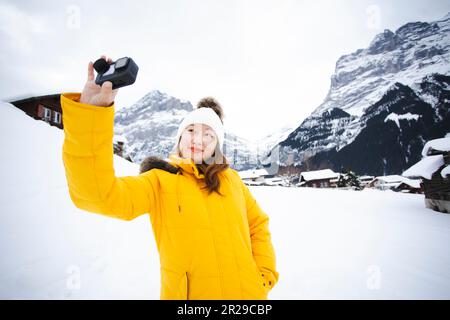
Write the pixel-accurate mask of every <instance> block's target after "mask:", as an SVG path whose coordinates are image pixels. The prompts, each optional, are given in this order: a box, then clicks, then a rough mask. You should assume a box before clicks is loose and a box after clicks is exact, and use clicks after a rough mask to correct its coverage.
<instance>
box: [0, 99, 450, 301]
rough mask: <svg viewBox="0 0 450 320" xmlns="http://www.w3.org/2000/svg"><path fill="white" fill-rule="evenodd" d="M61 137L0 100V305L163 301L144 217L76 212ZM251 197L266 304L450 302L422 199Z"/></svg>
mask: <svg viewBox="0 0 450 320" xmlns="http://www.w3.org/2000/svg"><path fill="white" fill-rule="evenodd" d="M63 139H64V133H63V132H62V131H61V130H59V129H58V128H56V127H52V126H49V125H48V124H47V123H45V122H43V121H35V120H34V119H33V118H30V117H27V116H26V115H25V114H24V113H23V112H22V111H21V110H19V109H18V108H16V107H14V106H13V105H11V104H8V103H2V102H0V145H1V146H2V147H3V149H2V150H3V154H2V157H1V166H0V177H1V182H2V183H1V185H0V256H1V257H2V258H1V259H0V299H159V292H160V263H159V257H158V252H157V247H156V243H155V241H154V238H153V232H152V229H151V224H150V221H149V216H148V215H143V216H141V217H139V218H137V219H135V220H133V221H121V220H117V219H113V218H107V217H104V216H101V215H98V214H94V213H89V212H86V211H83V210H80V209H78V208H76V207H75V205H74V204H73V203H72V202H71V199H70V196H69V191H68V188H67V182H66V178H65V171H64V166H63V162H62V154H61V153H62V144H63ZM114 169H115V173H116V175H117V176H128V175H136V174H138V171H139V166H138V165H137V164H133V163H130V162H129V161H126V160H124V159H123V158H121V157H118V156H114ZM250 190H251V192H252V193H253V195H254V197H255V199H256V200H257V201H258V203H259V205H260V206H261V207H262V208H263V209H264V210H265V211H266V212H267V213H268V215H269V216H270V219H271V220H270V231H271V234H272V239H273V243H274V247H275V250H276V254H277V265H278V269H279V270H280V281H279V283H278V284H277V285H276V286H275V287H274V289H273V290H272V291H271V292H270V294H269V298H270V299H449V298H450V271H449V268H448V266H449V265H450V254H449V251H448V243H449V242H450V219H448V218H449V217H448V215H445V214H442V213H437V212H435V211H432V210H430V209H426V208H425V206H424V203H423V195H417V194H400V193H395V192H391V191H385V192H381V191H376V190H364V191H361V192H354V191H344V190H334V189H313V188H285V187H264V186H260V187H254V188H253V187H250ZM298 199H302V203H301V206H298V205H292V204H293V203H297V202H298ZM324 199H327V201H324ZM293 252H295V254H292V253H293Z"/></svg>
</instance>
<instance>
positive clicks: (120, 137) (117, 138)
mask: <svg viewBox="0 0 450 320" xmlns="http://www.w3.org/2000/svg"><path fill="white" fill-rule="evenodd" d="M119 141H122V142H124V143H126V142H127V138H126V137H125V136H124V135H121V134H116V135H114V137H113V142H119Z"/></svg>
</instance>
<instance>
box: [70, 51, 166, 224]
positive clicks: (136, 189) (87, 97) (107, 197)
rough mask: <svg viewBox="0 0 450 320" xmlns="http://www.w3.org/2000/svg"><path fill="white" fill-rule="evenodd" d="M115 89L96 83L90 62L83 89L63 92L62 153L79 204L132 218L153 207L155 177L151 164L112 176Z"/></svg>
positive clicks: (71, 187) (82, 206)
mask: <svg viewBox="0 0 450 320" xmlns="http://www.w3.org/2000/svg"><path fill="white" fill-rule="evenodd" d="M103 57H104V56H103ZM108 60H109V61H110V59H108ZM117 91H118V89H116V90H112V84H111V82H108V81H107V82H105V83H103V85H102V86H101V87H100V86H99V85H97V84H95V82H94V71H93V66H92V63H91V62H90V63H89V66H88V80H87V83H86V85H85V87H84V89H83V92H82V93H81V94H80V93H63V94H61V108H62V118H63V125H64V136H65V138H64V144H63V148H62V156H63V162H64V168H65V173H66V179H67V184H68V187H69V193H70V197H71V199H72V201H73V203H74V204H75V205H76V206H77V207H78V208H80V209H83V210H86V211H90V212H94V213H100V214H103V215H107V216H110V217H115V218H119V219H123V220H132V219H134V218H136V217H137V216H139V215H141V214H144V213H150V214H151V213H152V212H153V211H154V210H155V208H156V202H157V194H158V192H157V190H159V180H158V178H157V176H156V174H155V172H154V171H153V170H150V171H147V172H145V173H142V174H140V175H137V176H126V177H116V176H115V172H114V166H113V154H114V151H113V135H114V98H115V96H116V94H117Z"/></svg>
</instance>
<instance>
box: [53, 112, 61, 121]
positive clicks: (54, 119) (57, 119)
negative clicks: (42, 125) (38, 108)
mask: <svg viewBox="0 0 450 320" xmlns="http://www.w3.org/2000/svg"><path fill="white" fill-rule="evenodd" d="M53 121H54V122H55V123H58V124H59V123H61V113H59V112H55V116H54V118H53Z"/></svg>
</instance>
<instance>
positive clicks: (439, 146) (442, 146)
mask: <svg viewBox="0 0 450 320" xmlns="http://www.w3.org/2000/svg"><path fill="white" fill-rule="evenodd" d="M431 148H433V149H434V150H438V151H450V137H448V136H447V135H446V137H445V138H440V139H434V140H430V141H428V142H427V143H425V146H424V147H423V149H422V157H426V156H427V155H428V152H429V151H430V149H431Z"/></svg>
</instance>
